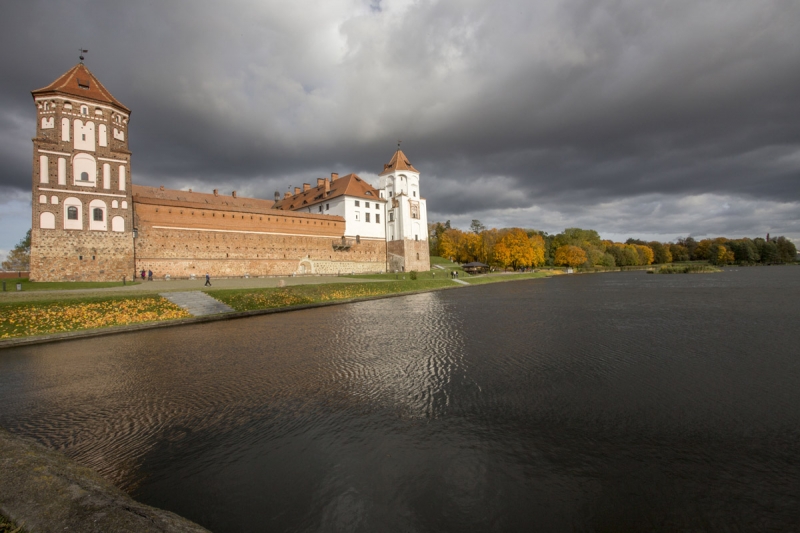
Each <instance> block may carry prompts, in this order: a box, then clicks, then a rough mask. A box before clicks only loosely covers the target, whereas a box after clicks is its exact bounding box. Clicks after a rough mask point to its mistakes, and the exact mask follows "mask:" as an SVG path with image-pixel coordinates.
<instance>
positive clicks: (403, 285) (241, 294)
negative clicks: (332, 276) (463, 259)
mask: <svg viewBox="0 0 800 533" xmlns="http://www.w3.org/2000/svg"><path fill="white" fill-rule="evenodd" d="M453 286H455V283H453V282H452V281H450V280H447V279H436V280H432V279H430V280H425V279H417V280H410V279H406V280H404V281H403V280H398V281H387V282H386V283H357V282H354V283H328V284H321V285H292V286H289V287H271V288H265V289H233V290H214V291H207V292H208V295H209V296H211V297H213V298H216V299H217V300H219V301H221V302H224V303H226V304H228V305H229V306H231V307H232V308H234V309H235V310H237V311H254V310H257V309H274V308H277V307H291V306H295V305H307V304H314V303H322V302H333V301H338V300H351V299H353V298H368V297H370V296H384V295H388V294H399V293H404V292H413V291H419V290H430V289H442V288H445V287H453Z"/></svg>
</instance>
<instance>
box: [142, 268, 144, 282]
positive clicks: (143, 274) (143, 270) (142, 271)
mask: <svg viewBox="0 0 800 533" xmlns="http://www.w3.org/2000/svg"><path fill="white" fill-rule="evenodd" d="M142 281H144V269H142Z"/></svg>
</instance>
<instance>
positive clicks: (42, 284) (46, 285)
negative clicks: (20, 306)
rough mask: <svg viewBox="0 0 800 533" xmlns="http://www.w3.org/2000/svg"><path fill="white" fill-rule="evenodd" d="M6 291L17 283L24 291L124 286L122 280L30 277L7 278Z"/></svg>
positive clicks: (136, 282) (15, 287)
mask: <svg viewBox="0 0 800 533" xmlns="http://www.w3.org/2000/svg"><path fill="white" fill-rule="evenodd" d="M2 281H5V282H6V291H8V292H13V291H16V290H17V283H21V284H22V290H23V291H69V290H73V291H74V290H81V289H107V288H108V287H122V286H123V285H122V282H121V281H30V280H29V279H28V278H6V279H4V280H0V282H2ZM139 283H141V282H140V281H131V280H128V281H127V282H125V285H126V286H127V285H138V284H139Z"/></svg>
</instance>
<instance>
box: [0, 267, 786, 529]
mask: <svg viewBox="0 0 800 533" xmlns="http://www.w3.org/2000/svg"><path fill="white" fill-rule="evenodd" d="M799 297H800V269H798V268H795V267H783V268H753V269H732V270H730V271H727V272H725V273H724V274H719V275H696V276H687V275H674V276H646V275H644V274H642V273H625V274H606V275H593V276H570V277H566V276H565V277H562V278H558V279H550V280H536V281H528V282H516V283H507V284H500V285H493V286H483V287H473V288H469V289H464V290H458V291H445V292H440V293H427V294H419V295H414V296H408V297H402V298H392V299H385V300H377V301H372V302H362V303H357V304H350V305H344V306H337V307H327V308H321V309H314V310H307V311H301V312H294V313H286V314H278V315H272V316H266V317H257V318H252V319H245V320H237V321H229V322H220V323H214V324H206V325H197V326H190V327H182V328H175V329H168V330H154V331H149V332H142V333H135V334H126V335H120V336H115V337H106V338H97V339H86V340H81V341H73V342H64V343H60V344H51V345H47V346H39V347H30V348H24V349H17V350H13V351H4V352H0V405H1V406H2V408H0V425H3V426H5V427H7V428H9V429H10V430H12V431H14V432H17V433H21V434H25V435H29V436H33V437H35V438H37V439H39V440H40V441H42V442H45V443H46V444H48V445H50V446H52V447H54V448H57V449H61V450H63V451H64V452H65V453H67V454H68V455H70V456H71V457H74V458H76V459H77V460H78V461H80V462H82V463H83V464H86V465H89V466H92V467H94V468H96V469H97V470H99V471H100V472H101V473H102V474H103V475H105V476H106V477H107V478H109V479H110V480H112V481H114V482H115V483H117V484H118V485H119V486H121V487H123V488H124V489H126V490H128V491H130V492H131V493H132V494H133V495H134V496H135V497H137V498H139V499H140V500H142V501H145V502H147V503H150V504H153V505H157V506H161V507H165V508H167V509H170V510H173V511H175V512H178V513H180V514H182V515H184V516H187V517H189V518H191V519H193V520H196V521H198V522H200V523H202V524H203V525H206V526H207V527H209V528H211V529H212V530H214V531H219V532H223V531H264V530H270V531H375V530H386V531H465V530H471V531H481V530H531V529H536V530H548V531H549V530H553V531H559V530H560V531H597V530H609V531H617V530H675V529H693V530H709V529H711V530H732V531H737V530H741V531H749V530H765V529H770V528H773V529H777V530H787V529H792V528H794V527H795V525H796V524H797V523H798V520H797V519H798V516H797V509H798V508H800V501H798V499H799V498H798V494H800V490H798V481H797V480H798V479H800V466H798V464H797V461H796V456H797V452H798V444H800V429H798V428H800V424H798V423H799V422H800V401H799V400H800V388H798V387H797V383H798V378H800V360H798V358H797V357H796V354H797V353H798V351H797V347H796V342H794V340H793V339H792V331H793V330H794V327H795V326H794V323H795V322H796V320H797V311H796V309H797V304H796V302H797V301H798V298H799Z"/></svg>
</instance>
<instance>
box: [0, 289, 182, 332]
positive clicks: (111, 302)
mask: <svg viewBox="0 0 800 533" xmlns="http://www.w3.org/2000/svg"><path fill="white" fill-rule="evenodd" d="M189 316H190V315H189V314H188V313H187V312H186V311H184V310H183V309H181V308H180V307H178V306H176V305H174V304H173V303H171V302H169V301H167V300H165V299H164V298H161V297H160V296H138V297H127V298H102V297H98V298H83V299H77V300H76V299H71V300H66V301H40V302H23V303H7V304H2V305H0V339H10V338H14V337H28V336H32V335H47V334H52V333H62V332H66V331H78V330H82V329H94V328H104V327H109V326H121V325H126V324H137V323H140V322H153V321H158V320H172V319H176V318H186V317H189Z"/></svg>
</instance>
